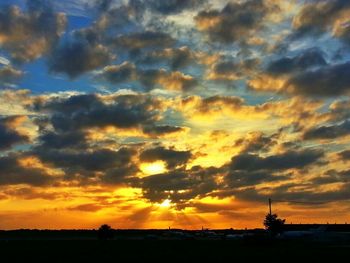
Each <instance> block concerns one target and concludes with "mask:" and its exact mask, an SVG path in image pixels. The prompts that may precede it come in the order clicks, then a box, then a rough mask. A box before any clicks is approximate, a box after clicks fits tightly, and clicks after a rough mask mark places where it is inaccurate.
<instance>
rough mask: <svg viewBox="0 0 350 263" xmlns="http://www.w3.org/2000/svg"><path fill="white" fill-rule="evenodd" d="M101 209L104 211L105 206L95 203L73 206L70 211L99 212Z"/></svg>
mask: <svg viewBox="0 0 350 263" xmlns="http://www.w3.org/2000/svg"><path fill="white" fill-rule="evenodd" d="M101 209H103V206H101V205H98V204H95V203H88V204H81V205H77V206H72V207H69V208H68V210H71V211H83V212H97V211H99V210H101Z"/></svg>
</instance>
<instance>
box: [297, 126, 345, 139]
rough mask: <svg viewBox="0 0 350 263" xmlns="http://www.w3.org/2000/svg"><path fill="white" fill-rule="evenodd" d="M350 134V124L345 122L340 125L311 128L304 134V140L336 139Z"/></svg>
mask: <svg viewBox="0 0 350 263" xmlns="http://www.w3.org/2000/svg"><path fill="white" fill-rule="evenodd" d="M349 134H350V122H349V121H344V122H343V123H341V124H338V125H330V126H320V127H316V128H311V129H309V130H307V131H305V132H304V134H303V138H304V139H305V140H314V139H335V138H338V137H342V136H347V135H349Z"/></svg>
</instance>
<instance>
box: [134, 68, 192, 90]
mask: <svg viewBox="0 0 350 263" xmlns="http://www.w3.org/2000/svg"><path fill="white" fill-rule="evenodd" d="M139 78H140V82H141V84H142V85H144V86H145V88H146V89H147V90H152V89H155V88H157V85H160V86H161V87H164V88H165V89H167V90H172V91H184V92H185V91H189V90H191V89H192V88H194V87H195V86H196V85H197V80H196V79H195V78H194V77H192V76H190V75H186V74H184V73H182V72H180V71H173V72H167V71H165V70H164V69H149V70H144V71H140V72H139Z"/></svg>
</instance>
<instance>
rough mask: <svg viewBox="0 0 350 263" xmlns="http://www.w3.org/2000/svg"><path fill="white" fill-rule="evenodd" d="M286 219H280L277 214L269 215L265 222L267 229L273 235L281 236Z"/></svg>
mask: <svg viewBox="0 0 350 263" xmlns="http://www.w3.org/2000/svg"><path fill="white" fill-rule="evenodd" d="M285 222H286V220H285V219H281V218H278V216H277V214H270V213H269V214H267V215H266V217H265V220H264V226H265V228H266V229H267V230H268V231H270V232H271V233H272V234H273V235H276V234H279V233H281V232H282V231H283V225H284V223H285Z"/></svg>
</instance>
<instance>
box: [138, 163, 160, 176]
mask: <svg viewBox="0 0 350 263" xmlns="http://www.w3.org/2000/svg"><path fill="white" fill-rule="evenodd" d="M140 169H141V171H142V172H143V173H144V174H145V175H146V176H147V175H154V174H160V173H164V172H166V168H165V163H164V162H163V161H157V162H153V163H142V164H141V165H140Z"/></svg>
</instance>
